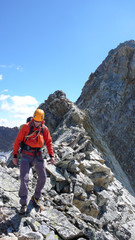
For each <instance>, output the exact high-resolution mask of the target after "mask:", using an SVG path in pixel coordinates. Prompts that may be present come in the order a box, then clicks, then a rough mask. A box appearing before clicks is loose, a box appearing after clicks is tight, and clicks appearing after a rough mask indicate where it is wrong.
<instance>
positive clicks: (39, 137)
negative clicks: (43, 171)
mask: <svg viewBox="0 0 135 240" xmlns="http://www.w3.org/2000/svg"><path fill="white" fill-rule="evenodd" d="M30 124H31V122H29V123H26V124H24V125H23V126H22V128H21V129H20V131H19V133H18V135H17V137H16V140H15V143H14V147H13V157H17V156H18V150H19V147H20V143H21V142H22V141H24V142H25V140H26V136H27V135H28V134H29V132H30ZM36 130H37V128H35V127H34V126H33V132H35V131H36ZM38 130H39V131H38V132H35V133H34V134H30V135H31V136H30V137H28V138H27V141H26V142H25V144H27V145H29V146H30V147H32V148H41V147H43V144H44V142H45V144H46V147H47V151H48V154H49V155H51V156H54V153H53V146H52V138H51V135H50V132H49V130H48V128H47V127H46V126H45V128H44V136H43V134H42V131H41V127H39V128H38Z"/></svg>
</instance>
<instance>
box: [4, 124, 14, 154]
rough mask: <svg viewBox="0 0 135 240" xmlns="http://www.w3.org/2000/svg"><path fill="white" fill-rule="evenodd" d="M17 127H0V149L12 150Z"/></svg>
mask: <svg viewBox="0 0 135 240" xmlns="http://www.w3.org/2000/svg"><path fill="white" fill-rule="evenodd" d="M17 133H18V128H17V127H14V128H8V127H0V151H1V152H8V151H9V150H12V148H13V144H14V141H15V138H16V136H17Z"/></svg>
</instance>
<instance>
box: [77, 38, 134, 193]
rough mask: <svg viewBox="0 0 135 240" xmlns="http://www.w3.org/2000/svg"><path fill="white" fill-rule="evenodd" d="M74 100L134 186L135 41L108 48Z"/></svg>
mask: <svg viewBox="0 0 135 240" xmlns="http://www.w3.org/2000/svg"><path fill="white" fill-rule="evenodd" d="M76 104H77V106H78V107H79V108H80V109H82V110H87V112H88V115H89V116H90V118H91V119H92V120H93V122H94V124H95V125H96V127H97V128H98V130H99V131H100V133H101V135H102V136H103V139H104V141H105V142H106V143H107V145H108V147H109V149H110V150H111V151H112V153H113V154H114V155H115V157H116V159H117V160H118V161H119V163H120V165H121V166H122V168H123V169H124V172H125V173H126V174H127V176H128V177H129V179H130V181H131V184H132V186H133V187H134V189H135V178H134V172H135V41H133V40H132V41H127V42H125V43H123V44H120V45H119V46H118V47H117V48H116V49H113V50H111V51H110V52H109V54H108V56H107V58H106V59H105V60H104V61H103V63H102V64H101V65H100V66H99V67H98V68H97V70H96V71H95V73H93V74H91V75H90V77H89V80H88V81H87V82H86V83H85V86H84V88H83V90H82V94H81V96H80V97H79V99H78V100H77V102H76Z"/></svg>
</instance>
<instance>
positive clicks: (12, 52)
mask: <svg viewBox="0 0 135 240" xmlns="http://www.w3.org/2000/svg"><path fill="white" fill-rule="evenodd" d="M134 9H135V1H134V0H128V1H127V0H102V1H101V0H1V1H0V33H1V34H0V35H1V37H0V126H8V127H14V126H19V125H20V124H22V123H23V122H24V121H25V119H26V117H28V116H30V115H31V114H33V111H34V110H35V109H36V107H37V106H38V105H39V104H40V103H42V102H44V100H46V99H47V98H48V96H49V95H50V94H52V93H54V91H56V90H62V91H64V92H65V93H66V96H67V98H68V99H69V100H71V101H72V102H75V101H76V100H77V98H78V97H79V96H80V94H81V90H82V88H83V86H84V84H85V82H86V81H87V80H88V77H89V75H90V74H91V72H94V71H95V70H96V68H97V67H98V66H99V65H100V64H101V63H102V61H103V60H104V59H105V57H106V56H107V55H108V52H109V51H110V50H111V49H113V48H116V47H117V46H118V45H119V44H120V43H122V42H125V41H128V40H131V39H133V40H135V13H134Z"/></svg>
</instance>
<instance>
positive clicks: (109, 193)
mask: <svg viewBox="0 0 135 240" xmlns="http://www.w3.org/2000/svg"><path fill="white" fill-rule="evenodd" d="M78 101H79V100H78ZM81 101H82V99H81ZM77 104H78V106H79V102H78V103H77ZM78 106H77V105H76V104H73V103H72V102H71V101H69V100H68V99H67V98H66V95H65V93H63V92H62V91H56V92H55V93H54V94H51V95H50V96H49V97H48V99H47V100H46V101H45V102H44V103H42V104H41V105H40V106H39V107H40V108H42V109H43V110H45V112H46V125H47V126H48V127H49V129H50V131H51V135H52V138H53V146H54V151H55V155H56V164H55V166H52V165H50V164H48V163H47V162H46V170H47V183H46V185H45V187H44V189H43V193H42V197H41V203H42V204H43V205H44V207H45V209H44V210H43V211H42V212H36V210H35V209H34V208H32V206H31V205H30V204H29V206H28V214H27V215H26V216H25V217H21V216H19V214H18V210H19V208H20V206H19V199H18V189H19V170H18V168H10V166H11V161H10V160H11V159H12V157H11V158H10V159H9V161H8V163H7V165H8V167H7V166H4V163H1V165H2V166H0V183H1V184H0V237H1V239H3V240H6V239H8V240H16V239H20V240H25V239H27V240H30V239H46V240H54V239H59V240H91V239H92V240H94V239H95V240H119V239H120V240H126V239H127V240H128V239H130V240H134V239H135V197H134V196H135V194H134V190H133V189H132V186H131V184H130V182H129V179H128V176H127V175H126V174H125V172H124V170H123V168H122V167H121V165H120V163H119V162H118V160H117V158H116V155H115V153H113V151H112V150H111V149H110V147H109V145H108V142H106V139H104V137H103V134H102V132H101V129H99V128H97V126H96V122H95V119H94V118H92V116H91V115H90V113H89V108H88V109H86V108H85V109H80V106H79V108H78ZM95 110H96V109H95ZM127 140H128V139H127ZM127 144H128V143H127ZM125 151H126V149H125ZM43 154H44V157H45V159H46V158H48V155H47V151H46V148H45V149H43ZM35 181H36V174H35V170H34V169H31V174H30V184H29V196H31V195H32V194H33V189H34V186H35Z"/></svg>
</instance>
